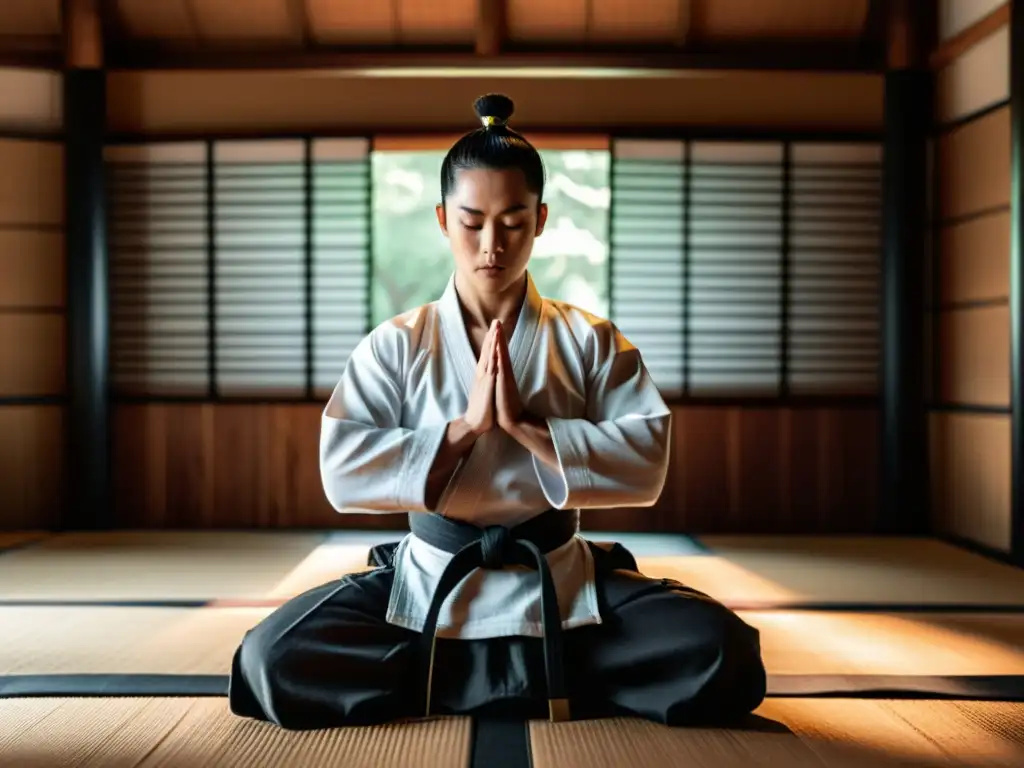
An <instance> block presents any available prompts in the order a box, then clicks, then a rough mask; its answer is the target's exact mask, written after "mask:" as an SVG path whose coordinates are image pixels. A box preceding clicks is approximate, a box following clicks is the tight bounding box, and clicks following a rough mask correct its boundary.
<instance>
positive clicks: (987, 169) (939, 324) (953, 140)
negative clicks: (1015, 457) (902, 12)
mask: <svg viewBox="0 0 1024 768" xmlns="http://www.w3.org/2000/svg"><path fill="white" fill-rule="evenodd" d="M997 5H999V4H998V3H991V2H985V3H956V2H953V3H950V2H944V3H941V4H940V6H941V7H942V8H943V13H944V17H943V18H945V22H944V26H943V29H942V31H943V38H944V39H946V38H949V37H952V36H953V35H955V34H957V33H959V32H961V31H963V30H964V29H965V28H966V27H968V26H970V25H971V24H972V23H974V22H975V21H977V20H978V19H980V18H982V17H983V16H985V15H986V13H987V12H988V11H991V10H993V9H994V8H995V6H997ZM966 6H971V8H970V9H968V8H966ZM968 11H973V13H968ZM1009 50H1010V36H1009V29H1008V26H1007V25H1005V24H1004V25H1003V26H1002V27H1001V28H1000V29H998V30H996V31H994V32H993V33H992V34H990V35H988V36H987V37H985V38H984V39H982V40H980V41H978V42H977V43H976V44H975V45H973V46H972V47H971V48H969V49H968V50H966V51H965V52H963V53H962V54H961V55H960V56H959V57H957V58H956V59H955V60H953V61H951V62H950V63H948V64H947V65H946V66H945V67H944V68H943V69H942V70H940V71H939V72H938V73H937V82H936V87H937V97H938V98H937V102H938V110H937V115H936V120H937V123H938V125H937V130H936V136H935V139H934V142H933V145H934V153H935V154H934V158H933V163H932V165H933V178H932V190H933V198H934V204H933V214H932V216H933V223H932V244H933V248H932V256H933V259H932V269H931V272H932V280H931V286H930V302H929V303H930V305H931V306H930V312H929V314H930V319H931V327H932V334H931V335H932V339H933V346H932V349H931V353H932V361H933V365H932V372H931V373H932V378H933V381H932V411H931V421H930V432H931V463H932V472H931V476H932V500H933V504H932V509H933V514H934V516H935V520H934V523H935V527H936V529H937V530H939V531H942V532H943V533H947V534H952V535H954V536H958V537H961V538H965V539H969V540H972V541H974V542H976V543H980V544H983V545H986V546H989V547H992V548H995V549H998V550H1004V551H1005V550H1007V549H1008V548H1009V546H1010V492H1011V477H1010V467H1011V461H1010V458H1011V445H1010V308H1009V285H1010V282H1009V272H1010V190H1011V186H1010V107H1009V104H1008V99H1009V67H1010V57H1009Z"/></svg>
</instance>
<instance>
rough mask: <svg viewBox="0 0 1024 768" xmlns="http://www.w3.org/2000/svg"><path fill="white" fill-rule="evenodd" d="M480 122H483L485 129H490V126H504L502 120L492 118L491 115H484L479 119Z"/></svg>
mask: <svg viewBox="0 0 1024 768" xmlns="http://www.w3.org/2000/svg"><path fill="white" fill-rule="evenodd" d="M480 120H481V121H482V122H483V124H484V127H485V128H491V127H492V126H495V125H504V124H505V121H504V120H502V119H501V118H499V117H494V116H493V115H486V116H485V117H481V118H480Z"/></svg>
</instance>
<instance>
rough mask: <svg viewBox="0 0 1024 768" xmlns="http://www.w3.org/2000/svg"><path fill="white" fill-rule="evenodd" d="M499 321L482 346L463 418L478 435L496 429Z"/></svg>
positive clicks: (490, 330)
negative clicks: (495, 409)
mask: <svg viewBox="0 0 1024 768" xmlns="http://www.w3.org/2000/svg"><path fill="white" fill-rule="evenodd" d="M497 329H498V321H497V320H495V321H493V322H492V323H491V327H490V328H489V329H488V330H487V335H486V336H485V337H484V343H483V344H482V345H481V346H480V359H479V360H477V363H476V375H475V376H474V379H473V389H472V390H471V391H470V393H469V404H468V405H467V406H466V414H465V415H464V416H463V417H462V420H463V421H464V422H465V423H466V426H467V427H469V429H470V430H471V431H472V433H473V434H474V435H476V436H478V437H479V436H480V435H482V434H484V433H486V432H490V431H491V430H492V429H494V425H495V422H496V419H495V411H494V392H495V385H496V382H497V378H498V357H497V343H496V342H497V338H498V330H497Z"/></svg>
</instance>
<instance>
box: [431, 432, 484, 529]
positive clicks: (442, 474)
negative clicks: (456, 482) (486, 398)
mask: <svg viewBox="0 0 1024 768" xmlns="http://www.w3.org/2000/svg"><path fill="white" fill-rule="evenodd" d="M476 438H477V436H476V435H475V434H474V433H473V431H472V430H471V429H470V428H469V427H468V426H466V422H464V421H463V420H462V419H461V418H458V419H453V420H452V421H450V422H448V429H447V430H446V431H445V434H444V440H442V441H441V447H440V448H439V449H438V451H437V456H435V457H434V463H433V465H432V466H431V467H430V472H429V473H428V474H427V489H426V502H427V509H431V510H433V509H436V508H437V504H438V502H439V501H440V500H441V494H442V493H444V489H445V488H447V487H448V483H449V482H451V479H452V474H453V473H454V472H455V468H456V467H457V466H459V461H460V460H461V459H462V457H463V456H465V455H466V454H467V453H469V451H470V449H472V447H473V444H474V443H476Z"/></svg>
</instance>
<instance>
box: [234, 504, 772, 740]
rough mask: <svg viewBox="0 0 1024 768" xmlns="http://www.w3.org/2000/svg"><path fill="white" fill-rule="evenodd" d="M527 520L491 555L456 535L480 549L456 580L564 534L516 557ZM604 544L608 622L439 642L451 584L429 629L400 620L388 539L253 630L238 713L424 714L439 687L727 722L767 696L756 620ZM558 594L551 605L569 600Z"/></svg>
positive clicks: (241, 657)
mask: <svg viewBox="0 0 1024 768" xmlns="http://www.w3.org/2000/svg"><path fill="white" fill-rule="evenodd" d="M542 517H543V516H542ZM423 518H426V516H424V515H418V516H415V517H413V518H410V519H411V520H412V521H415V520H417V519H423ZM431 522H432V523H434V522H438V521H431ZM531 522H532V521H531ZM445 524H446V525H449V523H445ZM419 525H420V527H421V528H422V525H423V523H422V522H420V523H419ZM527 525H529V524H527ZM463 528H465V529H470V528H472V526H463ZM472 530H473V531H475V532H476V534H480V533H481V532H480V530H479V529H472ZM517 530H518V529H513V531H512V533H511V535H509V536H507V537H506V536H504V535H503V534H505V533H507V532H506V531H505V529H501V530H500V531H498V532H497V533H498V535H499V538H500V540H499V541H497V542H495V541H493V540H492V541H490V544H489V545H486V544H485V546H484V547H483V549H484V550H486V549H487V548H488V546H490V548H491V552H490V553H488V552H486V551H484V552H483V553H482V554H481V549H480V548H479V547H477V548H475V549H474V548H473V547H458V546H454V545H452V546H450V547H449V548H448V551H456V550H458V549H460V548H463V549H464V550H465V551H464V552H463V555H466V554H467V551H468V550H469V549H473V552H474V553H475V555H474V554H471V556H469V557H465V556H462V558H461V562H462V565H463V566H464V567H462V568H461V569H459V568H457V567H456V568H455V569H454V570H453V571H452V573H451V574H449V576H450V577H451V578H449V579H447V580H448V581H449V582H456V583H457V581H458V580H459V579H461V576H462V573H464V572H467V571H468V570H470V569H471V568H473V567H481V565H480V560H481V557H483V559H488V558H493V557H495V556H496V555H495V551H498V550H500V552H498V555H499V556H500V555H503V560H504V562H508V563H511V562H516V563H520V564H524V565H526V564H530V561H531V555H532V556H537V555H540V554H541V553H543V552H546V551H550V549H551V548H553V546H554V545H555V544H556V543H557V542H548V545H547V546H545V545H544V542H543V541H542V540H543V538H544V537H543V535H541V536H540V538H539V539H538V537H537V536H527V537H523V539H522V540H520V541H519V542H518V543H519V544H522V541H523V540H526V541H527V542H529V541H533V542H535V543H536V546H533V545H531V544H529V543H527V544H526V545H525V546H521V547H520V550H519V555H516V554H515V552H514V550H515V544H516V543H517V542H516V538H517V536H516V531H517ZM414 532H416V526H414ZM435 533H436V532H435ZM461 533H465V531H462V532H461ZM488 533H491V531H488ZM484 538H486V537H484ZM559 538H561V537H559ZM431 543H435V542H434V541H432V542H431ZM591 550H592V551H593V553H594V557H595V565H596V568H595V571H596V579H597V593H598V599H599V606H600V610H601V617H602V623H600V624H594V625H589V626H584V627H579V628H575V629H570V630H565V631H556V632H554V633H551V632H548V627H549V626H551V624H550V623H549V622H548V621H545V638H543V639H542V638H534V637H518V636H516V637H501V638H489V639H481V640H475V639H471V640H463V639H455V638H443V637H442V638H437V639H436V641H435V642H436V645H435V647H434V648H433V649H432V648H431V643H430V640H431V639H432V638H433V635H434V632H433V628H432V624H431V621H434V622H436V613H437V611H436V609H437V608H439V607H440V602H441V600H443V598H444V595H435V606H434V608H435V610H433V611H432V612H431V613H430V614H428V626H427V627H425V628H424V633H423V634H421V633H418V632H415V631H412V630H409V629H405V628H403V627H399V626H395V625H393V624H389V623H388V622H387V621H386V619H385V613H386V611H387V606H388V600H389V597H390V592H391V585H392V582H393V579H394V574H395V571H394V567H393V565H392V563H391V561H390V556H389V555H390V552H391V551H393V550H388V549H385V550H381V549H380V548H378V549H377V550H376V553H375V557H376V558H378V562H381V560H380V559H381V558H382V559H383V564H381V565H380V566H379V567H377V568H375V569H374V570H371V571H367V572H363V573H355V574H348V575H346V576H344V577H342V578H341V579H339V580H337V581H334V582H331V583H328V584H325V585H323V586H320V587H316V588H314V589H311V590H309V591H308V592H305V593H304V594H301V595H298V596H297V597H294V598H292V599H291V600H290V601H288V602H287V603H285V604H284V605H282V606H281V607H280V608H278V609H277V610H275V611H274V612H273V613H272V614H270V615H269V616H267V617H266V618H265V619H264V620H263V621H261V622H260V623H259V624H258V625H256V626H255V627H254V628H253V629H251V630H250V631H249V632H247V633H246V635H245V638H244V640H243V642H242V643H241V645H240V647H239V648H238V650H237V651H236V652H235V655H234V659H233V663H232V670H231V683H230V706H231V711H232V712H233V713H235V714H236V715H240V716H245V717H250V718H255V719H259V720H267V721H270V722H273V723H276V724H277V725H279V726H282V727H284V728H287V729H293V730H307V729H314V728H330V727H337V726H345V725H355V724H370V723H382V722H389V721H394V720H399V719H405V718H415V717H420V716H423V715H425V714H428V709H427V707H428V698H429V714H431V715H446V714H465V715H487V714H502V715H520V716H522V717H524V718H546V717H548V716H549V714H550V713H551V711H552V709H551V708H552V706H557V700H559V699H562V698H567V699H568V706H569V710H570V712H571V717H572V719H581V718H590V717H604V716H614V715H627V716H638V717H642V718H646V719H649V720H652V721H655V722H659V723H664V724H666V725H686V724H697V723H706V724H726V723H728V722H731V721H734V720H735V719H737V718H741V717H743V716H745V715H747V714H749V713H750V712H752V711H753V710H754V709H756V708H757V707H758V706H759V705H760V704H761V702H762V701H763V699H764V697H765V694H766V685H767V681H766V673H765V668H764V665H763V663H762V659H761V652H760V640H759V633H758V631H757V630H756V629H755V628H754V627H752V626H750V625H749V624H747V623H745V622H744V621H743V620H742V619H741V618H740V617H739V616H737V615H736V614H735V613H734V612H732V611H731V610H729V609H728V608H726V607H725V606H723V605H722V604H721V603H719V602H717V601H715V600H713V599H712V598H710V597H708V596H707V595H705V594H703V593H700V592H698V591H696V590H694V589H691V588H688V587H686V586H684V585H682V584H680V583H678V582H675V581H672V580H670V579H651V578H647V577H645V576H643V575H641V574H640V573H638V572H637V569H636V565H635V560H634V559H633V557H632V555H630V554H629V553H628V552H627V551H626V550H625V549H623V548H622V547H621V546H619V545H616V546H615V547H614V548H612V549H611V550H610V551H609V550H607V549H605V548H603V547H599V546H597V545H591ZM540 559H543V558H542V557H541V558H540ZM455 560H456V561H458V560H459V557H456V558H455ZM456 565H458V564H456ZM496 565H497V564H496V563H494V562H491V563H489V564H488V565H484V566H482V567H495V566H496ZM459 570H461V572H455V571H459ZM541 570H542V578H543V575H544V574H543V570H544V568H543V567H542V568H541ZM549 577H550V576H549ZM444 581H445V579H444V578H443V579H442V582H444ZM451 586H454V584H452V585H451ZM440 591H441V589H440V588H439V592H440ZM547 597H549V595H545V596H544V598H545V599H544V602H547V603H548V604H547V605H544V607H543V610H544V612H545V613H548V612H549V610H552V608H553V609H554V610H557V606H553V607H552V606H551V605H550V603H551V602H553V601H548V600H546V598H547ZM556 623H557V622H556ZM431 657H432V661H433V663H432V665H431V664H430V661H431ZM428 681H429V682H428ZM556 688H557V689H558V690H557V691H556V690H554V689H556ZM563 688H564V690H562V689H563ZM552 699H554V700H556V703H555V704H554V705H553V704H551V703H550V700H552Z"/></svg>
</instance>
